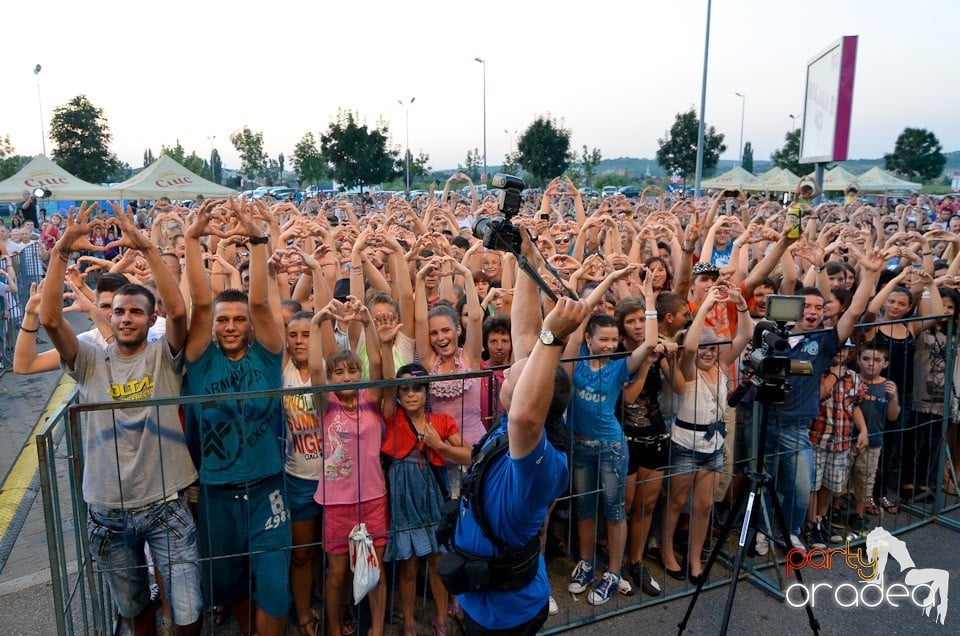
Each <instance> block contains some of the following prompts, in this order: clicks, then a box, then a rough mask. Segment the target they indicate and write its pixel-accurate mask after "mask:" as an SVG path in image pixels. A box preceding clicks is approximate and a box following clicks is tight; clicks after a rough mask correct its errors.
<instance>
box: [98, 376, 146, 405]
mask: <svg viewBox="0 0 960 636" xmlns="http://www.w3.org/2000/svg"><path fill="white" fill-rule="evenodd" d="M107 394H108V395H109V396H110V397H111V398H113V399H114V400H118V401H120V402H127V401H131V400H147V399H149V398H151V397H153V376H151V375H145V376H143V377H142V378H140V379H139V380H130V381H129V382H124V383H122V384H111V385H110V390H109V391H107Z"/></svg>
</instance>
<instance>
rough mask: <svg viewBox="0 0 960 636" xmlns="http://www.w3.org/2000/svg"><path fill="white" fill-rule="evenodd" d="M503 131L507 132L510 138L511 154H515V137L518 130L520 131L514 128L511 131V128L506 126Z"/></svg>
mask: <svg viewBox="0 0 960 636" xmlns="http://www.w3.org/2000/svg"><path fill="white" fill-rule="evenodd" d="M503 132H505V133H506V134H507V137H509V138H510V154H511V155H512V154H513V139H514V137H516V136H517V132H518V131H516V130H514V131H513V132H510V131H509V130H507V129H506V128H504V129H503Z"/></svg>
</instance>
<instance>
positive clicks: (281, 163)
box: [277, 152, 287, 183]
mask: <svg viewBox="0 0 960 636" xmlns="http://www.w3.org/2000/svg"><path fill="white" fill-rule="evenodd" d="M286 163H287V160H286V159H285V158H284V156H283V153H282V152H281V153H280V155H279V156H278V157H277V166H278V167H279V170H278V173H279V175H280V182H281V183H282V182H283V167H284V165H285V164H286Z"/></svg>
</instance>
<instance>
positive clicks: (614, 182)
mask: <svg viewBox="0 0 960 636" xmlns="http://www.w3.org/2000/svg"><path fill="white" fill-rule="evenodd" d="M629 181H630V180H629V179H627V177H625V176H624V175H622V174H619V173H616V172H608V173H607V174H605V175H601V176H600V177H598V178H597V180H596V181H595V182H594V183H593V186H592V187H594V188H596V189H598V190H600V189H602V188H604V187H605V186H614V187H615V188H622V187H623V186H625V185H628V184H629Z"/></svg>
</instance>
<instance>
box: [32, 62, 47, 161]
mask: <svg viewBox="0 0 960 636" xmlns="http://www.w3.org/2000/svg"><path fill="white" fill-rule="evenodd" d="M33 74H34V76H36V78H37V105H38V106H39V107H40V144H41V145H42V147H43V156H44V157H46V156H47V133H46V131H44V129H43V100H41V99H40V65H39V64H37V65H36V66H34V67H33Z"/></svg>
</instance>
